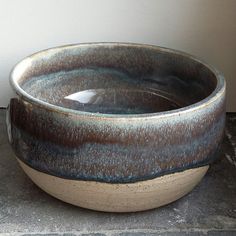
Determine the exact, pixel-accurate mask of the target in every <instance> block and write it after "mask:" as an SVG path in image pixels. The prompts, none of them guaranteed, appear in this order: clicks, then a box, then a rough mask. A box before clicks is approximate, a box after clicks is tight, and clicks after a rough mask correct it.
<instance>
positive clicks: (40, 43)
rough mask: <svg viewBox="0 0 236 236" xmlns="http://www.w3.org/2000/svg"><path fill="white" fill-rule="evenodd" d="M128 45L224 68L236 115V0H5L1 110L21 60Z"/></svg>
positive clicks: (1, 9) (0, 3)
mask: <svg viewBox="0 0 236 236" xmlns="http://www.w3.org/2000/svg"><path fill="white" fill-rule="evenodd" d="M92 41H123V42H125V41H129V42H139V43H147V44H157V45H161V46H165V47H170V48H175V49H179V50H183V51H186V52H188V53H191V54H194V55H196V56H199V57H201V58H203V59H204V60H205V61H207V62H209V63H211V64H213V65H215V66H216V67H217V68H218V69H219V70H221V71H222V72H223V73H224V75H225V77H226V79H227V110H228V111H234V112H235V111H236V99H235V95H234V93H235V90H236V63H235V61H236V0H94V1H92V0H20V1H18V0H0V107H1V106H3V107H4V106H6V105H7V103H8V100H9V98H10V96H11V95H12V92H11V88H10V86H9V83H8V74H9V71H10V70H11V68H12V66H13V65H14V64H15V63H16V62H18V61H19V60H20V59H21V58H23V57H25V56H27V55H29V54H31V53H33V52H35V51H38V50H41V49H45V48H48V47H52V46H57V45H61V44H70V43H79V42H92Z"/></svg>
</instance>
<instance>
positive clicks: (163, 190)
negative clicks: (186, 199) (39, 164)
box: [17, 159, 209, 212]
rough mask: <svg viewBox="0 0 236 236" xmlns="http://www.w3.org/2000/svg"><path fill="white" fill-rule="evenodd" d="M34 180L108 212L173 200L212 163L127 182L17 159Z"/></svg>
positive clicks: (63, 196)
mask: <svg viewBox="0 0 236 236" xmlns="http://www.w3.org/2000/svg"><path fill="white" fill-rule="evenodd" d="M17 160H18V162H19V163H20V165H21V167H22V168H23V170H24V171H25V173H26V174H27V175H28V176H29V177H30V178H31V180H32V181H33V182H34V183H35V184H36V185H38V186H39V187H40V188H41V189H43V190H44V191H45V192H47V193H48V194H50V195H52V196H54V197H56V198H58V199H60V200H62V201H64V202H67V203H70V204H73V205H76V206H80V207H83V208H88V209H92V210H97V211H106V212H136V211H143V210H148V209H152V208H157V207H160V206H163V205H166V204H168V203H171V202H173V201H175V200H177V199H179V198H181V197H183V196H184V195H185V194H187V193H188V192H190V191H191V190H192V189H193V188H194V187H195V186H196V185H197V184H198V183H199V182H200V180H201V179H202V177H203V176H204V175H205V174H206V172H207V170H208V167H209V166H203V167H198V168H194V169H189V170H185V171H182V172H177V173H174V174H168V175H164V176H161V177H157V178H154V179H150V180H145V181H139V182H135V183H128V184H112V183H102V182H95V181H82V180H69V179H63V178H60V177H56V176H52V175H48V174H45V173H42V172H40V171H37V170H35V169H33V168H31V167H29V166H28V165H26V164H24V163H23V162H22V161H20V160H19V159H17Z"/></svg>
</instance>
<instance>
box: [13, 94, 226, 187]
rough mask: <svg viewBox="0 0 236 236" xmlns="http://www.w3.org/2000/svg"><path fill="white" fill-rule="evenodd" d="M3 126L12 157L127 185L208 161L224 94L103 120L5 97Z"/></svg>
mask: <svg viewBox="0 0 236 236" xmlns="http://www.w3.org/2000/svg"><path fill="white" fill-rule="evenodd" d="M8 114H9V116H8V117H9V122H8V130H9V137H10V141H11V144H12V147H13V149H14V151H15V153H16V156H17V157H18V158H19V159H20V160H21V161H22V162H24V163H25V164H27V165H28V166H30V167H32V168H34V169H36V170H38V171H41V172H44V173H46V174H49V175H53V176H57V177H61V178H65V179H74V180H90V181H98V182H108V183H131V182H137V181H141V180H148V179H153V178H156V177H159V176H162V175H166V174H170V173H175V172H181V171H183V170H187V169H191V168H197V167H200V166H204V165H208V164H209V163H211V162H212V161H213V160H214V159H215V158H216V157H217V152H218V148H219V145H220V143H221V140H222V137H223V133H224V125H225V92H224V91H223V92H222V93H221V94H218V95H217V97H216V98H215V100H214V102H211V103H208V104H204V105H203V106H201V107H199V108H197V109H194V110H186V111H185V112H179V113H178V112H176V113H173V114H171V115H164V116H161V117H158V116H157V117H155V116H152V117H139V118H135V117H134V118H115V117H113V118H107V117H96V116H95V117H93V116H89V117H87V116H83V115H76V114H66V113H60V112H56V111H53V110H51V109H47V108H44V107H41V106H37V105H35V104H31V103H29V102H27V101H24V100H23V99H22V98H14V99H12V100H11V103H10V105H9V109H8Z"/></svg>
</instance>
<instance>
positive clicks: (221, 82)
mask: <svg viewBox="0 0 236 236" xmlns="http://www.w3.org/2000/svg"><path fill="white" fill-rule="evenodd" d="M88 46H89V47H93V46H94V47H97V46H129V47H136V48H138V47H142V48H148V49H152V50H156V51H161V52H166V53H171V54H176V55H180V56H183V57H185V58H188V59H190V60H193V61H196V62H198V63H200V64H202V65H203V66H205V67H206V68H207V69H209V70H210V71H211V72H212V73H213V74H214V75H215V78H216V81H217V84H216V87H215V89H214V90H213V91H212V92H211V94H210V95H208V96H207V97H205V98H204V99H202V100H200V101H198V102H196V103H193V104H190V105H188V106H184V107H181V108H177V109H173V110H169V111H162V112H153V113H143V114H106V113H95V112H94V113H93V112H87V111H80V110H74V109H70V108H65V107H62V106H58V105H53V104H51V103H49V102H46V101H42V100H40V99H38V98H35V97H33V96H31V95H30V94H28V93H27V92H26V91H25V90H24V89H22V88H21V87H20V85H19V83H18V82H17V81H18V79H19V78H20V76H17V75H15V74H16V71H17V70H20V69H22V68H21V67H23V68H24V66H25V64H26V62H27V61H28V60H33V59H34V58H36V57H37V56H39V55H42V54H46V55H50V53H53V52H56V51H61V50H64V49H73V48H77V47H88ZM46 55H45V56H46ZM9 80H10V85H11V87H12V88H13V90H14V91H15V92H16V94H17V95H18V96H19V97H20V98H22V99H23V100H25V101H27V102H29V103H31V104H34V105H36V106H39V107H42V108H45V109H47V110H50V111H54V112H58V113H63V114H66V115H70V114H71V115H80V116H84V117H95V118H96V117H98V118H99V117H100V118H107V119H111V118H134V119H137V118H141V119H143V118H144V119H145V118H161V117H166V116H173V115H180V114H183V113H186V112H193V111H195V110H198V109H201V108H205V107H206V106H209V105H211V104H212V103H214V102H215V101H216V100H217V99H218V98H220V97H222V96H224V94H225V89H226V83H225V79H224V76H223V75H222V73H220V72H219V71H218V70H217V69H216V68H215V67H214V66H212V65H210V64H209V63H206V62H205V61H203V60H202V59H199V58H198V57H195V56H193V55H191V54H188V53H185V52H182V51H179V50H175V49H170V48H167V47H162V46H157V45H151V44H141V43H130V42H89V43H77V44H68V45H62V46H56V47H51V48H47V49H44V50H40V51H38V52H36V53H33V54H31V55H29V56H27V57H25V58H23V59H22V60H21V61H19V62H18V63H17V64H16V65H15V66H14V67H13V68H12V70H11V72H10V79H9Z"/></svg>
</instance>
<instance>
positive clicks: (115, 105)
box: [19, 45, 216, 114]
mask: <svg viewBox="0 0 236 236" xmlns="http://www.w3.org/2000/svg"><path fill="white" fill-rule="evenodd" d="M47 62H49V63H48V64H47ZM24 73H25V74H24V75H23V76H22V77H21V81H20V82H19V84H20V86H21V87H22V88H23V89H24V90H25V91H26V92H27V93H28V94H30V95H31V96H33V97H35V98H37V99H39V100H42V101H45V102H48V103H50V104H53V105H57V106H60V107H65V108H70V109H73V110H82V111H87V112H94V113H104V114H144V113H155V112H161V111H169V110H173V109H177V108H181V107H185V106H188V105H191V104H194V103H196V102H199V101H201V100H202V99H204V98H206V97H207V96H209V95H210V94H211V93H212V92H213V90H214V89H215V87H216V81H215V76H214V74H213V73H212V72H211V71H210V70H209V69H208V68H207V67H205V66H203V65H202V64H201V63H199V62H197V61H191V63H190V61H189V60H188V59H186V58H185V57H183V56H182V55H179V54H171V53H166V52H162V51H155V50H151V49H149V48H139V47H132V46H122V47H121V46H119V45H116V46H113V47H109V46H106V45H103V46H93V47H89V46H85V47H81V48H80V47H78V48H74V49H73V50H72V49H71V50H69V51H68V49H64V50H61V51H60V53H55V54H52V55H49V56H48V57H45V55H40V54H39V55H38V56H37V57H36V58H34V64H31V70H26V71H25V72H24Z"/></svg>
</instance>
